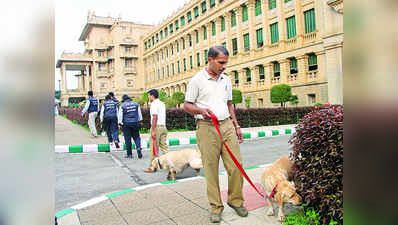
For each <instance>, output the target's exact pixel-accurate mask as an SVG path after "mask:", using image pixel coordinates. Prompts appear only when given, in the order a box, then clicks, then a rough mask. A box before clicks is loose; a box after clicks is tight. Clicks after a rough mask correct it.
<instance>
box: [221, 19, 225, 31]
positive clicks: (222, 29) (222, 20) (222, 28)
mask: <svg viewBox="0 0 398 225" xmlns="http://www.w3.org/2000/svg"><path fill="white" fill-rule="evenodd" d="M224 31H225V18H224V17H221V32H224Z"/></svg>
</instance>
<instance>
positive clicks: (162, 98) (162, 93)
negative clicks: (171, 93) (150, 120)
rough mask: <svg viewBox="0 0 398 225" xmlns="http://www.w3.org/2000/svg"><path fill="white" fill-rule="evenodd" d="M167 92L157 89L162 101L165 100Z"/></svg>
mask: <svg viewBox="0 0 398 225" xmlns="http://www.w3.org/2000/svg"><path fill="white" fill-rule="evenodd" d="M166 99H167V94H166V92H164V91H159V100H160V101H162V102H166Z"/></svg>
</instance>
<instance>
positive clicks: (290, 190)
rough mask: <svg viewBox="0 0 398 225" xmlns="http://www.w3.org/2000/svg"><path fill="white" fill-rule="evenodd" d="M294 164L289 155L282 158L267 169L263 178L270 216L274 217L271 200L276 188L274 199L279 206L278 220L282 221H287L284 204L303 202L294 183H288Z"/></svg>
mask: <svg viewBox="0 0 398 225" xmlns="http://www.w3.org/2000/svg"><path fill="white" fill-rule="evenodd" d="M292 165H293V162H292V161H291V160H290V159H289V156H288V155H284V156H282V157H281V158H280V159H278V160H277V161H275V162H274V163H272V164H271V165H270V166H268V167H266V168H265V170H264V172H263V174H262V176H261V183H262V186H263V189H264V192H265V193H266V195H267V197H266V199H267V201H268V205H269V207H270V208H269V210H268V212H267V215H268V216H273V215H274V207H273V205H272V201H271V198H270V196H269V195H270V194H271V193H272V191H273V190H274V188H275V187H276V188H275V192H274V199H275V201H276V202H277V203H278V205H279V212H278V218H279V220H280V221H283V220H284V219H285V215H284V214H283V204H284V203H285V202H289V203H292V204H293V205H298V204H300V202H301V197H300V196H299V195H298V194H297V193H296V189H295V187H294V183H293V182H289V181H288V174H289V171H290V169H291V168H292Z"/></svg>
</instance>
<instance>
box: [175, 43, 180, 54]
mask: <svg viewBox="0 0 398 225" xmlns="http://www.w3.org/2000/svg"><path fill="white" fill-rule="evenodd" d="M176 46H177V52H180V43H178V41H176Z"/></svg>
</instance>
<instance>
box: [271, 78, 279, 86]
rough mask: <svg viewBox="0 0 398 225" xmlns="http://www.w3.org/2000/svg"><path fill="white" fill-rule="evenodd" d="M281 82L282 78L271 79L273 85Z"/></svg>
mask: <svg viewBox="0 0 398 225" xmlns="http://www.w3.org/2000/svg"><path fill="white" fill-rule="evenodd" d="M280 82H281V78H280V77H273V78H272V79H271V83H272V84H279V83H280Z"/></svg>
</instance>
